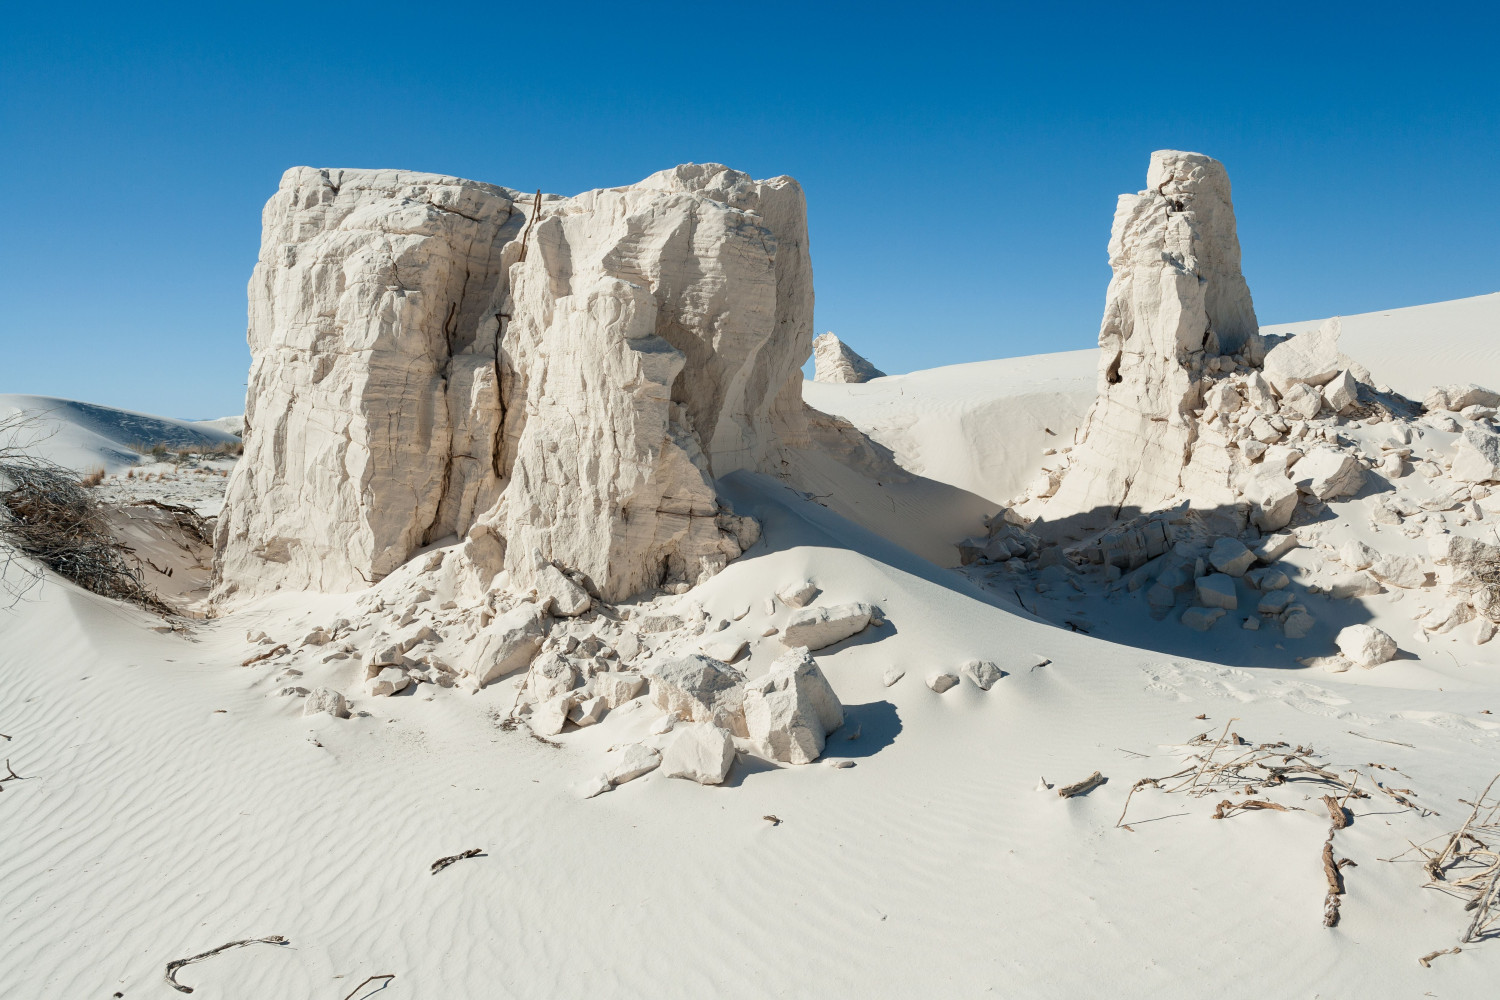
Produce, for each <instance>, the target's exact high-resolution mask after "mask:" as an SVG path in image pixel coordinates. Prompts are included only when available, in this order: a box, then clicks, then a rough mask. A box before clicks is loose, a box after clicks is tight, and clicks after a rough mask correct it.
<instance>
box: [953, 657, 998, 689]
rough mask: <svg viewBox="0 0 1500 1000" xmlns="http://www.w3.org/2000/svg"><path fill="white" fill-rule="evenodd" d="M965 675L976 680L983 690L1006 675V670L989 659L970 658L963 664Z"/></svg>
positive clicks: (975, 684) (976, 685)
mask: <svg viewBox="0 0 1500 1000" xmlns="http://www.w3.org/2000/svg"><path fill="white" fill-rule="evenodd" d="M962 669H963V673H964V676H965V677H967V678H969V680H971V681H973V682H974V686H975V687H977V688H978V689H979V690H981V691H988V690H989V689H990V688H992V687H994V686H995V682H996V681H998V680H999V679H1000V678H1002V677H1004V676H1005V671H1003V670H1001V669H1000V667H999V666H998V665H996V664H994V663H991V662H990V661H989V660H968V661H967V662H965V663H964V665H963V668H962Z"/></svg>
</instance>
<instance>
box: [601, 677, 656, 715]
mask: <svg viewBox="0 0 1500 1000" xmlns="http://www.w3.org/2000/svg"><path fill="white" fill-rule="evenodd" d="M591 683H592V685H593V691H594V693H595V694H596V695H598V696H599V697H601V698H603V699H604V704H605V706H606V707H608V708H619V707H620V706H621V705H623V704H625V703H626V702H628V701H631V700H632V699H634V698H635V697H636V696H637V695H639V694H640V693H641V691H642V689H644V688H645V686H646V678H644V677H642V676H641V675H640V674H638V673H635V672H634V671H629V670H612V671H608V672H606V673H602V674H595V675H594V679H593V681H592V682H591Z"/></svg>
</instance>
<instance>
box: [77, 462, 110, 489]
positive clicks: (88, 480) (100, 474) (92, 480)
mask: <svg viewBox="0 0 1500 1000" xmlns="http://www.w3.org/2000/svg"><path fill="white" fill-rule="evenodd" d="M102 482H104V470H103V469H101V468H98V467H97V466H96V467H94V468H93V469H90V470H89V474H88V475H86V476H84V477H83V478H82V479H80V480H78V485H79V486H82V487H83V488H84V489H86V490H91V489H93V488H94V487H95V486H98V485H99V484H100V483H102Z"/></svg>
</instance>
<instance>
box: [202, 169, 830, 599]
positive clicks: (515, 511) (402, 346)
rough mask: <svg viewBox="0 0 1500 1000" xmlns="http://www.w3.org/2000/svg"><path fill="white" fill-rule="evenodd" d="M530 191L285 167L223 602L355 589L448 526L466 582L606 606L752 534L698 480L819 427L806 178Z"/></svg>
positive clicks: (732, 549)
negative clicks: (811, 416)
mask: <svg viewBox="0 0 1500 1000" xmlns="http://www.w3.org/2000/svg"><path fill="white" fill-rule="evenodd" d="M537 203H538V206H539V207H538V209H537V210H535V211H534V210H533V200H532V199H531V198H530V197H526V196H523V195H520V194H518V193H517V192H515V191H511V190H508V189H505V188H500V187H495V186H491V185H486V184H476V183H474V182H471V181H464V180H459V179H457V178H451V177H441V176H437V175H431V174H414V173H407V172H402V171H353V170H344V171H339V170H313V169H310V168H297V169H293V170H290V171H288V172H287V174H286V175H285V176H284V177H283V179H282V184H281V188H280V190H279V191H278V192H277V194H276V195H275V197H273V198H272V199H271V201H270V203H269V204H268V205H267V207H266V211H265V218H264V233H263V237H262V246H261V255H260V260H259V262H258V264H257V265H256V269H255V273H254V276H253V277H252V279H251V283H250V332H249V339H250V346H251V352H252V355H253V366H252V371H251V379H250V388H249V392H248V394H247V405H246V421H247V428H246V432H245V437H246V451H245V457H244V460H243V461H242V462H241V463H240V465H239V468H238V469H237V470H236V473H235V478H234V481H233V482H232V484H231V486H230V489H229V495H228V499H227V501H226V506H225V511H224V514H223V516H222V517H221V519H220V525H219V529H218V539H217V543H218V544H217V548H218V554H217V557H216V566H215V569H216V580H217V588H216V596H217V597H218V598H219V599H221V600H222V599H224V598H226V597H228V596H230V595H232V594H236V593H239V594H253V593H260V592H265V591H269V590H273V589H276V588H278V587H289V588H307V589H316V590H323V591H343V590H352V589H357V588H360V587H363V586H366V585H367V584H368V583H370V582H373V581H376V580H379V579H381V578H382V577H383V576H385V575H386V574H388V573H390V572H391V571H392V570H393V569H395V568H396V567H397V566H399V565H401V564H402V563H403V562H404V561H406V560H407V559H409V558H410V557H411V555H412V554H413V553H414V552H416V551H417V550H418V549H420V548H421V547H423V546H425V545H428V544H432V543H434V542H437V541H439V540H442V539H445V538H449V539H451V538H463V537H465V536H467V538H468V543H467V544H466V545H465V546H464V549H463V552H464V555H465V557H466V562H467V564H468V566H469V567H470V569H471V570H472V572H473V575H474V577H475V578H476V579H477V580H478V581H479V582H480V583H481V584H482V585H487V584H488V583H489V582H490V579H491V577H493V576H494V575H495V574H496V573H498V572H500V571H502V570H504V571H508V572H509V574H510V583H511V584H512V585H513V586H514V587H516V588H519V589H525V588H527V587H537V586H539V585H540V584H542V583H544V582H545V581H543V580H542V579H541V575H544V574H546V573H553V575H555V572H554V570H555V569H556V568H561V569H562V570H565V571H567V572H568V573H571V574H575V575H576V576H577V577H578V578H579V579H580V580H581V581H582V582H583V583H584V584H585V585H586V586H588V587H589V588H590V589H591V590H593V591H594V592H595V593H596V594H598V595H599V596H602V597H604V598H606V599H610V600H614V599H621V598H624V597H627V596H630V595H632V594H634V593H637V592H640V591H642V590H644V589H647V588H650V587H654V586H658V585H663V584H670V583H674V582H676V583H679V584H691V583H694V582H697V581H698V580H700V579H702V578H703V577H705V576H707V575H710V574H712V573H714V572H716V571H717V570H718V569H720V568H722V567H723V566H724V564H725V563H726V562H727V561H728V560H729V559H731V558H733V557H734V556H736V555H738V554H739V553H740V551H741V550H742V549H743V548H744V547H746V546H748V545H749V544H752V543H753V542H754V539H755V536H756V533H757V528H756V526H755V525H754V523H753V522H748V521H746V520H744V519H740V518H736V517H734V516H733V515H732V514H729V513H728V512H727V511H726V510H725V509H724V507H723V505H721V504H720V503H719V500H718V497H717V494H716V492H715V489H714V486H713V481H714V478H715V477H717V476H721V475H724V474H726V473H728V472H732V471H735V470H737V469H753V470H769V469H770V468H772V467H773V465H774V463H775V462H777V460H778V458H779V452H778V448H779V445H780V442H781V441H782V440H783V439H788V440H794V441H801V440H805V439H806V438H807V435H808V430H807V426H806V417H805V415H804V408H803V404H802V402H801V398H800V386H801V375H800V368H801V365H802V363H803V362H804V361H805V360H806V359H807V357H808V354H809V353H810V350H811V318H812V270H811V264H810V260H809V257H808V250H807V227H806V211H805V204H804V200H803V196H802V191H801V189H800V188H799V187H798V185H797V184H796V182H795V181H793V180H791V179H790V178H786V177H778V178H773V179H771V180H767V181H755V180H752V179H751V178H749V177H748V176H746V175H745V174H741V173H738V172H736V171H733V170H729V169H727V168H725V167H722V166H718V165H713V164H709V165H693V164H689V165H684V166H680V167H677V168H674V169H672V170H666V171H662V172H661V173H658V174H655V175H653V176H651V177H649V178H647V179H646V180H644V181H642V182H640V183H639V184H635V185H631V186H628V187H621V188H611V189H607V190H601V191H592V192H588V193H586V194H583V195H579V196H578V197H576V198H558V197H552V196H549V197H545V198H543V197H541V196H538V198H537Z"/></svg>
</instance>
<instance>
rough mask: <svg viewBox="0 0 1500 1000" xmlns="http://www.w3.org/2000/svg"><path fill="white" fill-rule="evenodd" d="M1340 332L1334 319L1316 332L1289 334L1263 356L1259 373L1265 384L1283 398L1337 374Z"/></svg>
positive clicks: (1340, 327)
mask: <svg viewBox="0 0 1500 1000" xmlns="http://www.w3.org/2000/svg"><path fill="white" fill-rule="evenodd" d="M1342 328H1343V323H1342V321H1341V320H1340V319H1339V318H1338V317H1337V316H1335V317H1333V318H1332V319H1329V320H1325V321H1324V323H1323V324H1322V325H1321V326H1319V327H1318V328H1317V329H1316V330H1311V331H1308V332H1307V333H1298V334H1293V335H1292V336H1290V337H1288V338H1287V339H1285V340H1283V341H1281V342H1280V343H1279V344H1277V345H1276V346H1274V347H1272V348H1271V349H1270V350H1269V351H1267V352H1266V360H1265V364H1264V366H1263V367H1262V371H1263V372H1264V374H1265V377H1266V381H1268V382H1270V383H1271V385H1273V386H1275V388H1276V391H1277V392H1279V393H1281V395H1282V397H1283V398H1285V396H1286V394H1287V391H1288V390H1289V389H1291V387H1292V386H1294V385H1310V386H1323V385H1326V384H1327V383H1329V382H1331V381H1332V380H1333V378H1334V376H1336V375H1337V374H1338V373H1339V369H1340V367H1341V366H1340V365H1339V334H1340V332H1341V330H1342Z"/></svg>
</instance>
